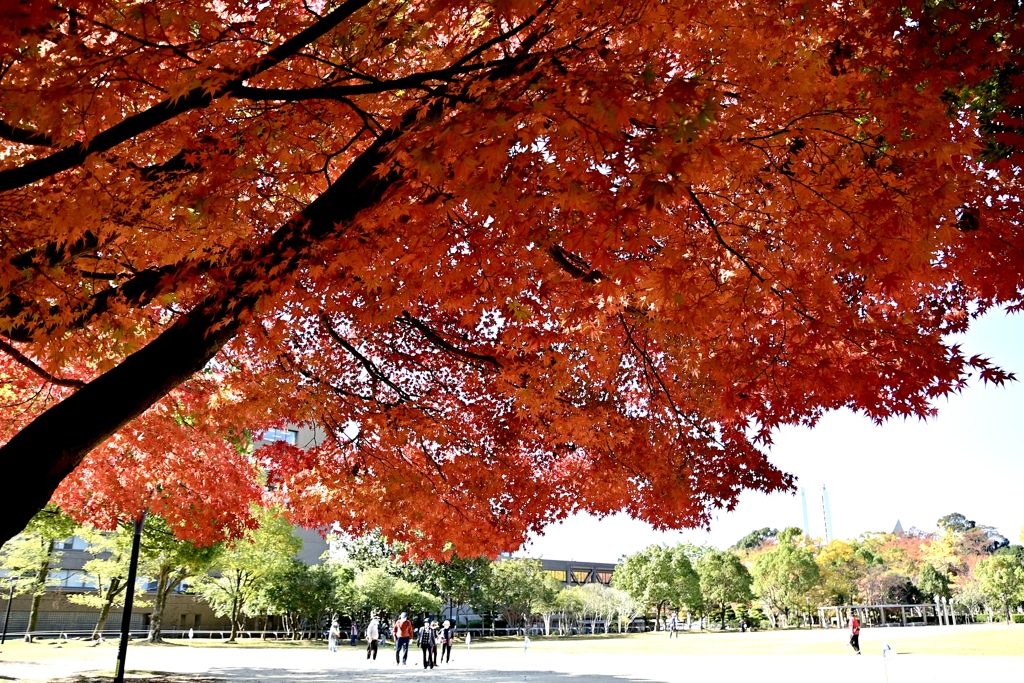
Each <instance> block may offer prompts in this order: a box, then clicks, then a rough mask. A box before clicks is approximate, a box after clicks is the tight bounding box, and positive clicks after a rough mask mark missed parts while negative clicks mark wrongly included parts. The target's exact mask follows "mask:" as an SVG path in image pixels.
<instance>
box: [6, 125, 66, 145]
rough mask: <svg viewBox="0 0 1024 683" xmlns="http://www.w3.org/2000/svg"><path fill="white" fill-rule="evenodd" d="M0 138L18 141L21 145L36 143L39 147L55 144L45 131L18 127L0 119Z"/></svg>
mask: <svg viewBox="0 0 1024 683" xmlns="http://www.w3.org/2000/svg"><path fill="white" fill-rule="evenodd" d="M0 138H3V139H4V140H8V141H10V142H19V143H21V144H23V145H37V146H39V147H56V146H57V144H56V143H55V142H54V141H53V138H51V137H50V136H49V135H47V134H46V133H39V132H36V131H34V130H28V129H27V128H19V127H17V126H12V125H11V124H9V123H7V122H5V121H0Z"/></svg>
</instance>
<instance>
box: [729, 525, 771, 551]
mask: <svg viewBox="0 0 1024 683" xmlns="http://www.w3.org/2000/svg"><path fill="white" fill-rule="evenodd" d="M778 535H779V530H778V529H772V528H771V527H763V528H761V529H755V530H754V531H751V532H750V533H749V534H747V535H746V536H744V537H743V538H741V539H740V540H738V541H736V543H735V544H734V545H733V546H732V549H733V550H754V549H756V548H760V547H761V546H762V545H763V544H764V542H765V541H767V540H768V539H770V538H775V537H776V536H778Z"/></svg>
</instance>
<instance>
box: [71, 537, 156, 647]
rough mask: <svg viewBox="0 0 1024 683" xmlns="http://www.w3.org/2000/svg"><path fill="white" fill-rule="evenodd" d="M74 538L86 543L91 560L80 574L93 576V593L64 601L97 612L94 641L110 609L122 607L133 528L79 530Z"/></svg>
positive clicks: (82, 594) (100, 631) (93, 633)
mask: <svg viewBox="0 0 1024 683" xmlns="http://www.w3.org/2000/svg"><path fill="white" fill-rule="evenodd" d="M78 535H79V536H80V537H81V538H83V539H84V540H85V541H86V543H88V547H89V553H90V554H91V555H92V559H90V560H89V561H87V562H86V563H85V564H84V565H83V566H82V571H84V572H85V573H87V574H88V575H90V576H91V577H93V579H94V580H95V582H96V588H97V592H95V593H93V592H91V591H90V592H86V593H72V594H70V595H68V601H69V602H71V603H74V604H78V605H85V606H87V607H95V608H96V609H98V610H99V616H98V617H97V619H96V626H95V627H94V628H93V631H92V640H97V639H98V638H99V637H100V634H101V633H102V632H103V629H105V628H106V625H107V619H108V618H109V616H110V610H111V609H112V608H113V607H115V606H121V605H124V595H125V589H126V588H127V587H128V584H127V582H126V577H127V576H128V564H129V560H130V559H131V546H132V538H133V536H134V525H132V524H120V525H118V528H117V529H115V530H114V531H101V530H98V529H90V528H83V529H81V530H80V531H79V532H78ZM143 604H145V603H143V602H142V601H141V600H136V601H135V605H137V606H142V605H143Z"/></svg>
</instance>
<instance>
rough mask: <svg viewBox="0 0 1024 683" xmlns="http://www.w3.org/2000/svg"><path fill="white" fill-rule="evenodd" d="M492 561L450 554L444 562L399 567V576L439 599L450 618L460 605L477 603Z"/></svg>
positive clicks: (453, 617)
mask: <svg viewBox="0 0 1024 683" xmlns="http://www.w3.org/2000/svg"><path fill="white" fill-rule="evenodd" d="M491 565H492V563H491V561H490V559H488V558H487V557H459V556H458V555H453V556H452V557H451V558H450V559H448V560H446V561H444V562H437V561H435V560H424V561H422V562H408V563H405V564H404V565H403V566H401V567H400V568H399V571H398V575H399V576H401V577H402V578H405V579H407V580H408V581H411V582H412V583H415V584H416V585H418V586H419V587H420V589H422V590H423V591H424V592H426V593H429V594H431V595H437V596H439V597H440V598H441V599H442V600H443V601H444V602H445V603H446V605H447V610H448V614H449V617H450V618H452V619H455V618H456V614H455V610H456V608H457V607H458V606H459V605H467V604H473V603H474V602H475V601H478V600H479V597H480V592H481V591H483V590H484V587H485V586H486V585H487V582H488V581H489V580H490V575H491Z"/></svg>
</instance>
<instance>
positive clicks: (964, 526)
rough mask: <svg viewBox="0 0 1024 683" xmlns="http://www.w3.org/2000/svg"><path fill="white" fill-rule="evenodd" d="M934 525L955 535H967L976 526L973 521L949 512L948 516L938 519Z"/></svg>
mask: <svg viewBox="0 0 1024 683" xmlns="http://www.w3.org/2000/svg"><path fill="white" fill-rule="evenodd" d="M936 524H938V526H939V528H940V529H942V530H943V531H952V532H953V533H957V534H963V533H967V532H968V531H970V530H971V529H973V528H974V527H975V526H976V523H975V521H974V520H973V519H967V518H966V517H964V516H963V515H961V514H960V513H959V512H951V513H949V514H948V515H945V516H943V517H939V520H938V522H936Z"/></svg>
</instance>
